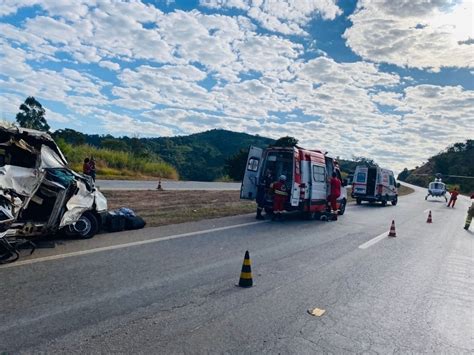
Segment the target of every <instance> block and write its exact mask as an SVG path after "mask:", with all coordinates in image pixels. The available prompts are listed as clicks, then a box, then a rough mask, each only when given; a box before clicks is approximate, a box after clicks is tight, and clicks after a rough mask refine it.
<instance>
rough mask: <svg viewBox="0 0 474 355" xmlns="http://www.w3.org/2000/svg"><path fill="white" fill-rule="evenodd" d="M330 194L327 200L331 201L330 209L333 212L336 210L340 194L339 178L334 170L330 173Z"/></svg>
mask: <svg viewBox="0 0 474 355" xmlns="http://www.w3.org/2000/svg"><path fill="white" fill-rule="evenodd" d="M330 183H331V194H330V195H329V202H330V203H331V210H332V211H333V212H335V211H336V210H337V199H338V197H339V196H340V195H341V180H339V179H338V178H337V174H336V173H335V172H333V173H332V178H331V181H330Z"/></svg>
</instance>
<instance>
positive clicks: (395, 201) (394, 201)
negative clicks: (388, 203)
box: [392, 196, 398, 206]
mask: <svg viewBox="0 0 474 355" xmlns="http://www.w3.org/2000/svg"><path fill="white" fill-rule="evenodd" d="M397 203H398V197H397V196H395V198H394V199H393V200H392V206H396V205H397Z"/></svg>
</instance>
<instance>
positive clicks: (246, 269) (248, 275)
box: [238, 250, 253, 287]
mask: <svg viewBox="0 0 474 355" xmlns="http://www.w3.org/2000/svg"><path fill="white" fill-rule="evenodd" d="M238 286H239V287H252V286H253V281H252V268H251V267H250V256H249V251H248V250H247V251H246V252H245V257H244V263H243V264H242V271H241V272H240V280H239V285H238Z"/></svg>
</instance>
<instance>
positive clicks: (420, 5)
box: [344, 0, 474, 71]
mask: <svg viewBox="0 0 474 355" xmlns="http://www.w3.org/2000/svg"><path fill="white" fill-rule="evenodd" d="M473 13H474V3H473V2H472V0H463V1H460V2H453V1H451V0H436V1H425V0H413V1H403V2H401V1H392V0H380V1H369V0H362V1H359V3H358V6H357V10H356V12H355V13H354V14H352V15H351V16H350V17H349V18H350V20H351V21H352V23H353V25H352V27H350V28H348V29H347V30H346V31H345V33H344V38H346V39H347V44H348V46H349V47H350V48H351V49H352V50H353V51H354V52H355V53H357V54H358V55H360V56H361V57H363V58H364V59H368V60H371V61H375V62H386V63H391V64H396V65H398V66H407V67H412V68H427V69H431V70H433V71H438V70H439V69H440V68H441V67H462V68H465V67H471V68H472V67H474V56H473V48H474V47H473V46H472V45H469V44H467V43H466V44H464V41H466V40H468V39H469V38H474V27H473V26H472V23H473Z"/></svg>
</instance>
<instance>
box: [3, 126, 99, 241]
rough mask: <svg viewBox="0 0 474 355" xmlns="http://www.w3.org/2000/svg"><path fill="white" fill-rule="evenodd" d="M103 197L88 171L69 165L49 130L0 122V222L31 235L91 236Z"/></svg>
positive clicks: (11, 231)
mask: <svg viewBox="0 0 474 355" xmlns="http://www.w3.org/2000/svg"><path fill="white" fill-rule="evenodd" d="M106 213H107V200H106V198H105V197H104V195H103V194H102V193H101V192H100V191H99V190H98V189H97V188H96V187H95V185H94V182H93V180H92V179H91V178H90V177H89V176H85V175H82V174H78V173H76V172H75V171H73V170H71V169H70V168H69V167H68V165H67V161H66V158H65V157H64V155H63V154H62V152H61V150H60V149H59V147H58V146H57V145H56V143H55V142H54V140H53V139H52V138H51V137H50V136H49V134H47V133H44V132H40V131H35V130H30V129H24V128H18V127H4V126H0V226H1V227H2V228H3V229H8V235H11V236H18V237H35V236H42V235H48V234H55V233H57V232H58V231H60V230H64V232H66V234H68V235H75V236H78V237H81V238H91V237H93V236H94V235H95V234H96V233H97V232H98V231H99V229H100V226H101V224H102V221H103V219H104V218H105V215H106Z"/></svg>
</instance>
